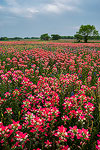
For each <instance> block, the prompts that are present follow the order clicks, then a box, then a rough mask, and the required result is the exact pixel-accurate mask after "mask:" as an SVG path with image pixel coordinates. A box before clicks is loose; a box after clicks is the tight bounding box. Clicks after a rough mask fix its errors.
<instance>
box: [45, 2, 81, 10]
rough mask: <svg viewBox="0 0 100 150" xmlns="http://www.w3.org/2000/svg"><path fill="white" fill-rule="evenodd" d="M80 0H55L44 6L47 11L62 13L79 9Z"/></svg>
mask: <svg viewBox="0 0 100 150" xmlns="http://www.w3.org/2000/svg"><path fill="white" fill-rule="evenodd" d="M78 5H79V0H54V1H53V2H52V3H50V4H46V5H45V6H44V8H43V9H44V10H45V11H47V12H53V13H61V12H64V11H79V8H78Z"/></svg>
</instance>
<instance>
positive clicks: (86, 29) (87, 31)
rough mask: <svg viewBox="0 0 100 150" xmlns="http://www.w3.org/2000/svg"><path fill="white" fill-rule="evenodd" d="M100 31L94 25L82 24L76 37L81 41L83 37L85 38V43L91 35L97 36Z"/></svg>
mask: <svg viewBox="0 0 100 150" xmlns="http://www.w3.org/2000/svg"><path fill="white" fill-rule="evenodd" d="M98 35H99V33H98V31H97V30H96V28H95V26H94V25H81V26H80V29H79V31H78V32H76V34H75V36H74V37H75V38H76V39H77V40H78V41H79V40H81V39H83V40H84V42H85V43H87V41H88V39H89V37H91V36H92V37H96V36H98Z"/></svg>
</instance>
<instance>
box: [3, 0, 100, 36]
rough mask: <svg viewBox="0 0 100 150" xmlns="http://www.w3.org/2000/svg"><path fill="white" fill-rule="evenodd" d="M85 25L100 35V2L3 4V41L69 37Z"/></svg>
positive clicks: (20, 0)
mask: <svg viewBox="0 0 100 150" xmlns="http://www.w3.org/2000/svg"><path fill="white" fill-rule="evenodd" d="M82 24H83V25H86V24H90V25H94V26H95V27H96V29H97V30H98V31H99V33H100V0H0V37H2V36H7V37H16V36H17V37H33V36H34V37H40V35H41V34H44V33H48V34H49V35H51V34H59V35H64V36H65V35H66V36H68V35H74V34H75V33H76V31H78V29H79V27H80V26H81V25H82Z"/></svg>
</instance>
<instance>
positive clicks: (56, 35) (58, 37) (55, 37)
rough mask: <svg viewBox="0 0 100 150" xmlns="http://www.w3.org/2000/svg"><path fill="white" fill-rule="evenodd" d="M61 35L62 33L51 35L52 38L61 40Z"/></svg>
mask: <svg viewBox="0 0 100 150" xmlns="http://www.w3.org/2000/svg"><path fill="white" fill-rule="evenodd" d="M60 38H61V37H60V35H58V34H52V35H51V39H52V40H59V39H60Z"/></svg>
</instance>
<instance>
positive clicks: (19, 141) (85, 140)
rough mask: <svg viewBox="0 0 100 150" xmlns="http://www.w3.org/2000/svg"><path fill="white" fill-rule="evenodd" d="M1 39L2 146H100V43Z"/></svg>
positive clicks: (66, 149)
mask: <svg viewBox="0 0 100 150" xmlns="http://www.w3.org/2000/svg"><path fill="white" fill-rule="evenodd" d="M1 43H2V45H1V48H0V95H1V96H0V118H1V120H0V143H1V144H0V148H1V149H11V150H16V149H25V150H28V149H30V150H42V149H43V150H47V149H48V150H49V149H55V150H56V149H57V150H73V149H77V150H78V149H85V148H88V145H90V147H89V148H90V149H91V147H92V146H93V145H94V147H95V148H97V149H99V148H100V147H99V145H100V140H98V141H96V139H93V138H92V137H93V134H94V133H93V132H94V128H95V127H96V126H95V120H97V118H98V115H99V113H98V107H97V106H98V101H97V100H98V93H99V92H100V78H99V75H100V71H99V68H100V59H99V57H100V51H99V50H98V49H100V44H72V43H67V44H65V43H48V44H47V43H40V42H35V43H34V45H33V42H32V41H27V42H26V43H25V41H18V42H6V43H3V42H1ZM12 45H13V46H12ZM54 50H55V51H54ZM96 113H97V115H96ZM93 121H94V122H93ZM98 135H99V134H98ZM96 142H97V145H96Z"/></svg>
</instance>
